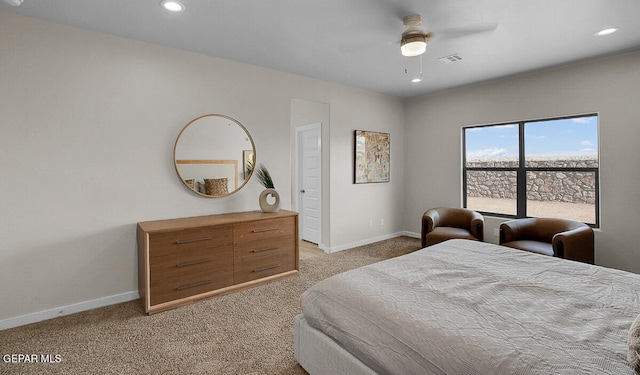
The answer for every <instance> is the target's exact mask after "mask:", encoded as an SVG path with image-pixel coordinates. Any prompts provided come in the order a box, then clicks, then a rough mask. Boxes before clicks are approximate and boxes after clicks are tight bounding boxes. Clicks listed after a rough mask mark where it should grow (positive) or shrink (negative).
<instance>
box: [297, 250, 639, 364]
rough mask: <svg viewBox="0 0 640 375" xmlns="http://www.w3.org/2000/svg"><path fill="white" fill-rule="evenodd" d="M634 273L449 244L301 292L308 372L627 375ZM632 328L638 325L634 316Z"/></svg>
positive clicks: (301, 340) (301, 336)
mask: <svg viewBox="0 0 640 375" xmlns="http://www.w3.org/2000/svg"><path fill="white" fill-rule="evenodd" d="M639 291H640V275H637V274H632V273H628V272H624V271H620V270H614V269H608V268H604V267H599V266H593V265H589V264H584V263H579V262H574V261H570V260H564V259H558V258H553V257H548V256H543V255H538V254H533V253H528V252H525V251H520V250H515V249H511V248H507V247H502V246H498V245H493V244H488V243H481V242H475V241H468V240H450V241H446V242H443V243H440V244H437V245H433V246H431V247H428V248H425V249H422V250H419V251H416V252H413V253H411V254H407V255H404V256H401V257H397V258H393V259H389V260H386V261H382V262H379V263H376V264H372V265H369V266H365V267H361V268H358V269H355V270H351V271H348V272H345V273H342V274H339V275H336V276H333V277H330V278H328V279H326V280H323V281H321V282H319V283H317V284H316V285H314V286H312V287H311V288H309V289H308V290H307V291H305V292H304V293H303V295H302V297H301V303H302V314H300V315H298V316H297V317H296V318H295V357H296V360H297V361H298V362H299V363H300V364H301V365H302V367H304V368H305V370H307V371H308V372H309V373H310V374H313V375H315V374H350V375H351V374H376V373H379V374H456V375H461V374H483V375H484V374H545V375H546V374H616V375H619V374H634V373H635V371H634V369H633V368H632V367H631V366H630V365H629V362H628V360H627V353H628V352H629V349H628V344H627V338H628V335H629V330H630V327H631V325H632V323H633V322H634V320H636V317H637V316H638V314H639V313H640V296H639V293H640V292H639ZM634 324H635V323H634Z"/></svg>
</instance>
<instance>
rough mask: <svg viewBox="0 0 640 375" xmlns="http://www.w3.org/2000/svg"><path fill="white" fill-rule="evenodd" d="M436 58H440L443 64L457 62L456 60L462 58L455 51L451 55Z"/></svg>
mask: <svg viewBox="0 0 640 375" xmlns="http://www.w3.org/2000/svg"><path fill="white" fill-rule="evenodd" d="M438 60H440V61H441V62H443V63H445V64H451V63H454V62H458V61H460V60H462V57H460V55H458V54H457V53H454V54H453V55H449V56H445V57H441V58H439V59H438Z"/></svg>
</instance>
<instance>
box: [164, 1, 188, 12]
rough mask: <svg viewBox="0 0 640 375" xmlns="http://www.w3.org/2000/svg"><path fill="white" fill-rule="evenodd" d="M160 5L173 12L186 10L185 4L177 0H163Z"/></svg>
mask: <svg viewBox="0 0 640 375" xmlns="http://www.w3.org/2000/svg"><path fill="white" fill-rule="evenodd" d="M160 6H161V7H163V8H164V9H166V10H169V11H171V12H182V11H183V10H184V4H182V3H181V2H179V1H176V0H162V1H161V2H160Z"/></svg>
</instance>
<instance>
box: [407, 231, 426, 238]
mask: <svg viewBox="0 0 640 375" xmlns="http://www.w3.org/2000/svg"><path fill="white" fill-rule="evenodd" d="M402 235H403V236H407V237H413V238H422V235H421V234H420V233H416V232H407V231H404V232H402Z"/></svg>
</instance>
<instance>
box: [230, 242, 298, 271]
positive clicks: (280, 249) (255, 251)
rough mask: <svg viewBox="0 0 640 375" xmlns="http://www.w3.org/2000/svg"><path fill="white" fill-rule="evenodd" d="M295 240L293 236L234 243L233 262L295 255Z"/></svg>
mask: <svg viewBox="0 0 640 375" xmlns="http://www.w3.org/2000/svg"><path fill="white" fill-rule="evenodd" d="M295 246H296V242H295V239H294V237H293V236H282V237H275V238H268V239H265V240H263V241H252V242H246V243H242V244H238V245H235V250H234V262H235V263H236V264H238V263H247V262H253V261H256V260H259V259H262V258H268V257H273V256H275V255H290V256H295Z"/></svg>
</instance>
